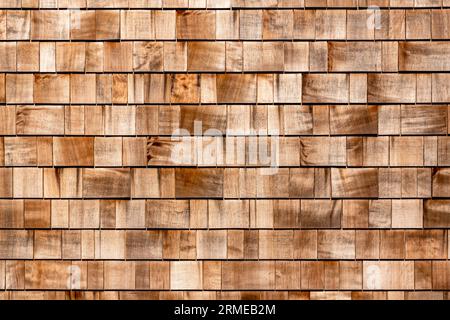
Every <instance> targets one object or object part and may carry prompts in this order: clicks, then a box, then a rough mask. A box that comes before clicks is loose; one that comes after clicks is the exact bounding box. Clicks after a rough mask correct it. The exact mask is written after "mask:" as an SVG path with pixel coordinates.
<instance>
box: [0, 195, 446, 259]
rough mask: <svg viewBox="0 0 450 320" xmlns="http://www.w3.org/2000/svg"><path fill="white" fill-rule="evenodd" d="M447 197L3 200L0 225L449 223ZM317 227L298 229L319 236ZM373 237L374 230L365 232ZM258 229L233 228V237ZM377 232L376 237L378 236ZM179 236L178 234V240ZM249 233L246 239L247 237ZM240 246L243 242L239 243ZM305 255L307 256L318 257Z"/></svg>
mask: <svg viewBox="0 0 450 320" xmlns="http://www.w3.org/2000/svg"><path fill="white" fill-rule="evenodd" d="M449 207H450V202H449V201H448V200H424V201H422V200H419V199H394V200H386V199H379V200H317V199H316V200H301V201H300V200H147V201H146V200H17V199H15V200H0V209H1V210H2V214H3V215H2V216H1V218H0V229H21V228H27V229H36V228H37V229H49V228H52V229H72V230H74V229H99V228H101V229H144V228H145V229H147V228H148V229H174V230H172V231H173V232H169V234H168V235H173V241H178V240H179V239H183V237H184V236H182V233H180V232H181V231H176V230H177V229H206V228H209V229H226V228H228V229H248V228H252V229H272V228H275V229H286V228H290V229H339V228H344V229H350V228H361V229H368V228H369V229H390V228H393V229H401V228H409V229H420V228H427V229H429V228H448V227H450V219H449V218H448V216H446V214H445V210H448V209H449ZM315 234H316V231H315V230H312V231H311V232H310V233H307V232H306V231H302V232H301V233H299V234H297V235H298V236H299V237H300V238H302V237H306V238H303V239H312V240H311V241H313V242H315V240H314V239H315V238H314V237H315ZM362 234H365V235H366V236H367V237H365V238H368V239H370V238H371V236H370V234H372V235H373V237H374V236H376V233H370V232H366V233H364V232H362ZM255 235H256V236H257V233H255V232H254V231H249V230H247V231H245V230H242V231H241V232H234V233H230V239H229V243H232V242H233V238H234V237H236V239H235V240H236V241H237V242H241V241H244V242H246V243H247V242H248V243H247V245H245V246H244V247H247V246H248V247H252V245H251V242H252V241H253V240H254V236H255ZM373 237H372V238H373ZM176 239H178V240H176ZM245 239H247V240H245ZM305 241H306V240H305ZM239 247H241V246H239ZM315 256H316V255H308V256H306V255H304V256H301V257H302V258H306V257H315Z"/></svg>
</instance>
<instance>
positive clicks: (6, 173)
mask: <svg viewBox="0 0 450 320" xmlns="http://www.w3.org/2000/svg"><path fill="white" fill-rule="evenodd" d="M1 175H2V180H1V184H0V187H1V189H0V191H1V196H2V197H4V198H11V197H14V198H43V197H45V198H52V199H55V198H60V197H62V198H109V199H111V198H131V197H133V198H156V199H157V198H181V199H182V198H227V199H228V198H244V199H246V198H262V199H264V198H280V199H283V198H295V199H299V198H306V199H308V198H319V199H320V198H331V197H332V198H338V199H339V198H371V199H373V198H400V197H402V196H403V197H406V198H410V197H420V198H429V197H438V198H441V197H450V187H449V184H448V182H449V180H450V170H449V169H448V168H445V169H444V168H441V169H427V168H419V169H409V170H406V169H400V168H362V169H353V168H347V169H338V168H331V169H330V168H316V169H314V168H291V169H289V168H275V169H272V168H264V169H253V168H252V169H244V168H241V169H223V168H208V169H204V168H196V169H192V168H177V169H170V168H165V169H152V168H151V169H112V168H111V169H101V168H96V169H94V168H91V169H77V168H65V169H54V168H48V169H43V168H1Z"/></svg>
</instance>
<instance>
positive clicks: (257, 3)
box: [0, 0, 450, 9]
mask: <svg viewBox="0 0 450 320" xmlns="http://www.w3.org/2000/svg"><path fill="white" fill-rule="evenodd" d="M369 6H379V7H392V8H398V7H407V8H411V7H415V8H423V7H432V8H436V7H441V6H445V7H447V6H450V1H449V0H114V1H107V0H2V1H0V7H2V8H40V9H47V8H94V9H97V8H130V9H132V8H192V9H205V8H208V9H209V8H211V9H230V8H235V7H238V8H255V7H257V8H278V9H282V8H292V7H293V8H308V7H316V8H341V7H369Z"/></svg>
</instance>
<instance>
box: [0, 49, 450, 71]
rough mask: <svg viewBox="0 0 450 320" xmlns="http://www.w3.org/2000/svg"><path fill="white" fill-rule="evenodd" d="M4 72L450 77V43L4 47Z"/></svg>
mask: <svg viewBox="0 0 450 320" xmlns="http://www.w3.org/2000/svg"><path fill="white" fill-rule="evenodd" d="M0 53H1V54H2V55H3V56H4V59H3V60H2V61H0V71H1V72H16V71H17V72H64V73H66V72H75V73H80V72H96V73H102V72H155V73H158V72H163V71H164V72H186V71H189V72H277V73H279V72H382V71H383V72H397V71H407V72H408V71H409V72H412V71H420V72H422V71H426V72H431V71H434V72H446V71H450V63H449V62H448V61H449V60H450V42H420V41H419V42H400V43H397V42H324V41H322V42H248V41H245V42H223V41H217V42H205V41H204V42H197V41H193V42H154V41H153V42H75V43H67V42H58V43H51V42H17V43H16V42H0Z"/></svg>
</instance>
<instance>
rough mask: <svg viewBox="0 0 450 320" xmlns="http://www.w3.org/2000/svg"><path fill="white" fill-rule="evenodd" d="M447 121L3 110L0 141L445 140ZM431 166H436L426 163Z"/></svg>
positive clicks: (193, 111)
mask: <svg viewBox="0 0 450 320" xmlns="http://www.w3.org/2000/svg"><path fill="white" fill-rule="evenodd" d="M42 119H45V121H42ZM447 119H448V106H447V105H380V106H376V105H371V106H367V105H331V106H328V105H314V106H302V105H257V106H252V105H228V106H217V105H194V106H190V105H181V106H179V105H170V106H168V105H162V106H158V105H155V106H131V105H128V106H99V105H97V106H45V105H42V106H32V105H27V106H15V105H10V106H3V107H2V108H0V134H1V135H4V136H14V135H18V136H23V135H26V136H28V135H36V136H45V135H54V136H60V135H70V136H80V135H89V136H103V135H106V136H135V135H137V136H161V137H162V136H172V137H173V138H174V141H175V142H176V137H181V136H204V137H205V138H207V137H210V136H227V137H228V138H230V139H231V138H232V137H234V136H236V137H240V138H241V140H240V141H243V140H242V139H244V137H243V136H247V138H248V139H249V138H250V137H254V136H258V135H259V136H267V135H271V136H310V135H314V136H323V135H327V136H328V135H331V136H341V135H347V136H357V135H379V136H385V135H403V136H405V135H411V136H413V135H426V136H428V135H447V132H449V131H448V127H449V126H448V120H447ZM424 120H426V121H424ZM5 138H6V137H5ZM364 139H365V137H348V138H347V141H348V142H349V143H351V144H353V145H355V146H361V144H362V143H363V140H364ZM379 139H383V138H382V137H379ZM436 139H437V138H436V137H425V138H424V141H425V143H426V145H429V144H428V143H431V144H436V142H435V141H434V140H436ZM166 140H167V139H166ZM369 140H370V139H369ZM440 140H441V141H445V140H444V139H440ZM186 141H188V140H186ZM230 141H231V140H230ZM366 141H367V139H366ZM0 149H1V148H0ZM433 149H435V147H433V146H432V147H430V150H433ZM356 154H357V155H361V153H360V151H356ZM433 154H436V153H433ZM428 156H430V155H428ZM0 158H1V157H0ZM358 158H359V157H358ZM351 163H352V165H353V164H354V163H355V162H351ZM0 164H1V161H0ZM430 164H431V165H437V162H436V161H434V162H426V165H430Z"/></svg>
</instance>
